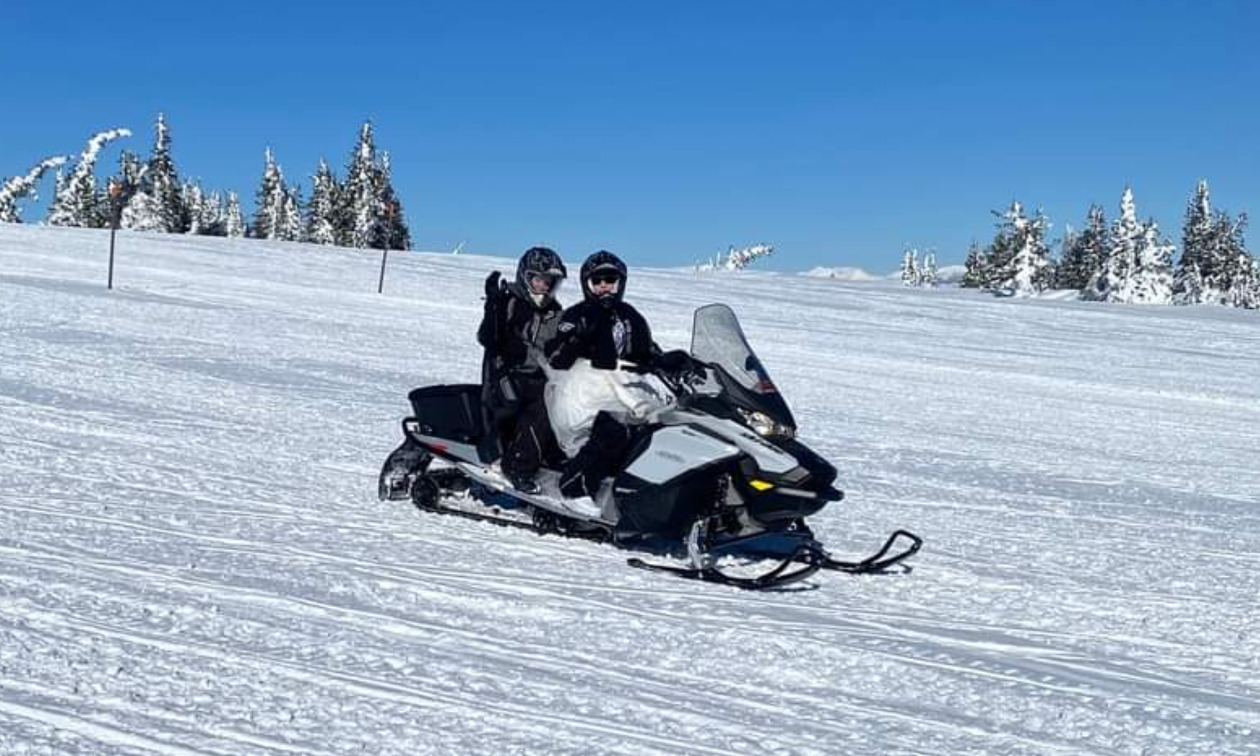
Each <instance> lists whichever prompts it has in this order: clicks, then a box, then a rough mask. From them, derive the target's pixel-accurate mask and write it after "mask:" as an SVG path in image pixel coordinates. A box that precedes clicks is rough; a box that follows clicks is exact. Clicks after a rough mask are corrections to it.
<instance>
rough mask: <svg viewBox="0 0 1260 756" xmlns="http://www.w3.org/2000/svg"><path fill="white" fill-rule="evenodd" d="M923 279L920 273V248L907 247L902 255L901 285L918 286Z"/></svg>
mask: <svg viewBox="0 0 1260 756" xmlns="http://www.w3.org/2000/svg"><path fill="white" fill-rule="evenodd" d="M921 281H922V279H921V278H920V274H919V250H917V249H913V248H910V247H907V248H906V251H905V253H904V254H903V255H902V256H901V285H902V286H918V285H919V284H920V283H921Z"/></svg>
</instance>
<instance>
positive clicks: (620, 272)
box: [546, 250, 661, 499]
mask: <svg viewBox="0 0 1260 756" xmlns="http://www.w3.org/2000/svg"><path fill="white" fill-rule="evenodd" d="M626 274H627V270H626V264H625V263H624V262H622V261H621V259H620V258H618V257H617V256H616V255H614V254H613V253H611V252H608V251H603V250H601V251H599V252H596V253H595V254H593V255H591V256H590V257H588V258H586V261H585V262H583V263H582V269H581V273H580V278H581V281H582V301H581V302H579V303H578V304H575V305H573V306H572V307H569V308H568V309H567V310H565V311H564V315H562V316H561V318H560V325H559V327H558V329H557V331H558V332H557V334H556V337H555V338H554V339H552V340H551V341H550V342H548V343H547V347H546V350H547V357H548V361H549V363H550V365H551V367H552V368H554V369H556V370H568V369H569V368H571V367H573V364H574V363H575V362H576V361H577V360H578V359H586V360H589V361H590V364H591V365H592V366H593V367H595V368H598V369H600V370H617V369H618V366H619V364H620V363H621V362H629V363H634V364H635V365H637V366H639V367H640V368H647V367H649V366H652V365H653V363H654V362H656V361H657V359H658V357H659V356H660V355H661V351H660V349H659V348H658V347H657V346H656V344H654V343H653V342H652V331H651V329H650V328H649V327H648V324H647V321H646V320H644V318H643V316H642V315H640V314H639V311H638V310H636V309H634V308H633V307H631V306H630V305H628V304H626V302H625V301H624V297H625V293H626ZM630 440H631V431H630V429H629V428H628V427H627V426H626V425H624V424H623V423H621V422H620V421H619V420H617V419H616V418H615V417H613V416H612V415H611V414H609V413H607V412H603V411H601V412H599V413H598V414H597V415H596V416H595V419H594V422H593V425H592V426H591V430H590V437H589V439H588V440H587V441H586V444H585V445H584V446H582V448H581V449H580V450H579V451H578V452H577V454H576V455H575V456H574V457H573V458H572V459H570V460H569V462H568V463H567V464H566V465H565V467H564V469H563V470H562V471H561V473H560V491H561V493H563V494H564V495H565V496H566V497H568V498H573V499H577V498H580V497H588V496H594V494H595V492H596V491H598V490H599V484H600V482H601V481H602V480H603V479H604V478H605V477H607V476H608V475H610V474H612V473H613V472H614V470H615V468H616V466H617V464H618V463H619V462H620V461H621V458H622V457H623V456H624V454H625V452H626V450H627V449H628V447H629V445H630Z"/></svg>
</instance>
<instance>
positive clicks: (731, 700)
mask: <svg viewBox="0 0 1260 756" xmlns="http://www.w3.org/2000/svg"><path fill="white" fill-rule="evenodd" d="M107 245H108V234H107V233H105V232H100V231H88V230H82V229H55V228H39V227H32V226H20V225H9V224H0V754H4V755H5V756H8V755H9V754H13V755H14V756H19V755H20V756H194V755H197V756H209V755H210V754H214V755H215V756H342V755H344V754H364V755H367V754H371V755H372V756H428V755H430V754H432V755H437V754H442V755H449V754H460V755H466V754H473V755H474V756H476V755H479V754H486V755H487V756H501V755H502V754H561V755H572V756H579V755H580V756H667V755H676V754H697V755H704V756H718V755H719V754H721V755H723V756H727V755H730V754H735V755H747V756H753V755H754V754H755V755H758V756H759V755H760V754H776V756H823V755H824V754H859V755H865V754H1002V755H1003V756H1006V755H1010V756H1041V755H1049V754H1054V755H1056V756H1069V755H1072V756H1075V755H1077V754H1080V755H1084V754H1100V755H1101V754H1107V755H1108V756H1111V755H1113V754H1133V755H1134V756H1137V755H1138V754H1177V756H1199V755H1202V756H1208V755H1211V756H1224V755H1231V756H1242V755H1243V754H1254V753H1255V752H1256V751H1255V749H1256V744H1257V742H1260V707H1257V705H1256V704H1257V701H1260V632H1257V628H1260V603H1258V602H1257V601H1256V596H1257V595H1260V569H1257V566H1260V509H1258V508H1257V502H1260V382H1257V381H1256V376H1258V375H1260V350H1258V349H1257V343H1258V340H1257V329H1256V324H1257V319H1256V313H1254V312H1245V311H1242V310H1235V309H1230V308H1223V307H1128V306H1121V305H1104V304H1099V303H1091V302H1078V301H1047V300H1040V299H1017V298H1007V299H1000V298H995V297H993V296H990V295H987V294H982V293H980V292H976V291H974V290H968V289H960V288H958V287H950V286H943V287H939V288H937V289H935V290H932V291H928V290H922V289H914V288H907V287H902V286H899V285H870V284H868V283H866V282H864V281H861V280H858V281H854V282H850V281H846V280H828V281H821V280H818V279H817V278H813V277H810V276H788V275H778V274H773V273H763V272H758V271H756V270H747V271H743V272H742V273H741V274H740V275H711V276H697V275H695V274H694V272H687V271H662V270H649V269H640V268H636V267H632V269H631V272H630V278H629V281H628V289H627V294H626V297H627V300H628V301H630V302H632V303H633V304H634V305H635V306H636V307H638V308H639V309H640V310H641V311H642V312H643V313H644V314H645V315H646V317H647V318H648V319H649V321H650V323H651V326H652V330H653V334H654V336H655V338H656V340H657V341H658V342H659V343H660V344H661V345H662V346H664V347H665V348H674V347H683V346H686V345H687V344H688V338H689V331H690V327H691V317H692V312H693V311H694V309H695V308H696V307H697V306H699V305H702V304H706V303H709V302H713V301H721V302H725V303H727V304H729V305H730V306H731V307H732V308H733V309H734V310H735V311H736V313H737V314H738V316H739V318H740V320H741V322H742V324H743V327H744V329H745V331H746V333H747V335H748V338H749V339H750V341H751V342H752V343H753V345H754V346H755V347H756V348H757V350H758V356H759V357H760V358H761V360H762V361H763V362H764V365H765V367H766V369H767V370H768V371H769V373H770V375H771V376H772V377H773V378H774V382H775V385H776V386H777V387H778V389H779V390H780V391H781V392H782V396H783V397H784V398H785V399H786V400H787V402H788V403H789V404H790V405H791V408H792V411H793V412H794V414H795V417H796V419H797V422H798V425H799V434H800V436H801V437H802V439H803V440H804V441H805V442H806V443H807V444H808V445H809V446H810V447H811V448H813V449H816V450H818V452H819V453H820V454H822V455H824V456H825V457H827V458H828V459H829V460H831V461H832V462H833V463H835V465H836V466H837V468H838V469H839V474H840V477H839V479H838V480H837V485H838V486H839V487H841V488H843V489H845V490H846V492H847V498H846V500H845V501H844V502H841V504H840V505H838V506H833V507H828V508H827V509H825V510H823V511H822V512H821V513H819V515H818V516H817V517H816V518H815V519H814V520H811V525H812V526H813V527H814V529H815V531H816V532H817V533H818V534H819V536H820V537H821V538H822V539H823V540H824V541H826V542H827V543H828V544H830V545H832V546H833V547H834V548H835V549H836V550H837V551H838V552H839V554H840V555H841V556H844V555H851V554H860V553H865V552H869V551H870V550H871V549H872V548H873V547H876V546H878V543H879V541H880V540H881V538H882V536H884V535H885V534H887V533H888V532H890V531H891V530H893V529H895V528H897V527H907V528H909V529H911V530H913V531H915V532H916V533H919V534H920V535H922V536H923V537H924V539H925V545H924V548H923V551H922V552H921V553H920V554H918V555H916V557H915V558H914V561H913V567H914V569H913V571H912V572H909V573H896V574H887V575H876V576H868V577H862V578H848V577H845V576H842V575H829V576H827V577H826V578H822V579H815V580H811V581H809V582H807V583H805V584H802V585H800V586H799V588H800V589H799V590H787V591H783V592H778V593H749V592H741V591H739V590H737V589H733V588H727V587H723V586H718V585H711V584H705V583H694V582H685V581H681V580H678V579H676V578H672V577H669V576H665V575H658V574H651V573H646V572H642V571H638V570H633V569H630V568H628V567H627V565H626V558H627V556H629V555H630V554H629V553H628V552H626V551H623V550H619V549H616V548H613V547H611V546H608V545H601V544H595V543H589V542H584V541H575V540H566V539H563V538H558V537H552V536H548V537H540V536H535V535H532V534H529V533H524V532H516V531H507V530H504V529H501V528H496V527H494V526H491V525H487V524H484V523H472V522H467V521H464V520H458V519H454V518H446V517H440V516H436V515H426V514H423V513H421V512H418V511H416V510H415V509H414V508H413V507H411V506H410V505H408V504H405V503H401V502H393V503H382V502H379V501H378V500H377V498H376V485H377V474H378V471H379V469H380V465H381V463H382V462H383V460H384V458H385V456H386V455H387V454H388V453H389V452H390V450H391V449H393V448H394V447H395V446H396V445H397V443H398V441H399V440H400V430H399V420H400V418H401V417H403V415H404V414H405V413H406V412H407V409H408V405H407V398H406V395H407V391H408V390H409V389H411V388H413V387H415V386H418V385H422V384H431V383H463V382H469V381H475V380H476V379H477V376H478V375H479V369H480V362H481V352H480V350H479V348H478V347H477V346H476V339H475V336H476V334H475V331H476V328H477V324H478V320H479V318H480V316H481V311H482V303H481V298H482V288H483V283H482V282H483V279H484V278H485V275H486V272H487V271H488V270H489V269H490V268H491V267H498V268H499V269H501V270H504V271H511V270H514V266H515V261H514V260H506V259H494V258H487V257H477V256H472V255H464V254H460V255H451V254H441V255H429V254H419V253H416V254H396V255H390V256H389V259H388V264H389V267H388V269H387V271H386V276H385V293H384V294H380V295H378V294H377V293H376V288H377V280H378V275H379V266H380V259H381V256H380V253H379V252H373V251H370V250H363V251H355V250H349V249H343V248H337V247H319V246H311V245H304V244H297V243H284V242H263V241H254V240H239V239H238V240H228V239H215V238H209V237H189V236H176V235H162V234H155V235H148V234H143V233H134V232H126V233H120V234H119V236H118V246H117V269H116V272H115V282H116V288H115V289H114V290H113V291H107V290H106V288H105V275H106V265H107V257H106V255H107ZM568 262H569V263H570V264H571V269H575V267H576V265H577V264H580V262H581V261H580V260H578V259H574V260H570V261H568ZM631 262H633V261H631ZM560 296H561V298H562V299H563V300H565V301H567V302H572V301H574V300H575V299H576V298H577V297H578V292H577V290H576V289H575V288H573V287H572V285H571V284H566V285H565V286H564V287H562V289H561V291H560ZM658 558H660V559H667V558H668V557H658Z"/></svg>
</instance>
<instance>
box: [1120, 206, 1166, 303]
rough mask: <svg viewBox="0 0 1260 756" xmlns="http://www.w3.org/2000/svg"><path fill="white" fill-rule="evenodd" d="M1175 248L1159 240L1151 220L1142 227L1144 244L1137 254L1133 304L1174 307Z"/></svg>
mask: <svg viewBox="0 0 1260 756" xmlns="http://www.w3.org/2000/svg"><path fill="white" fill-rule="evenodd" d="M1174 251H1175V248H1174V247H1173V245H1171V244H1169V243H1168V241H1167V240H1166V239H1162V238H1160V236H1159V226H1158V225H1156V223H1155V220H1154V219H1153V218H1152V219H1150V220H1148V221H1147V222H1146V223H1145V224H1143V225H1142V243H1141V246H1140V247H1139V248H1138V250H1137V254H1136V262H1137V267H1136V268H1135V269H1134V271H1133V276H1132V279H1131V288H1130V294H1129V300H1128V301H1130V302H1132V303H1134V304H1157V305H1166V304H1172V301H1173V271H1172V258H1173V252H1174Z"/></svg>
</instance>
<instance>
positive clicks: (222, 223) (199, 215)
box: [183, 181, 227, 236]
mask: <svg viewBox="0 0 1260 756" xmlns="http://www.w3.org/2000/svg"><path fill="white" fill-rule="evenodd" d="M183 196H184V202H185V204H186V205H187V207H188V233H190V234H196V235H199V236H226V235H227V224H226V219H225V218H224V208H223V199H222V197H220V196H219V193H218V192H210V193H209V194H206V193H205V192H204V191H203V190H202V189H201V185H200V184H197V183H196V182H192V181H189V182H186V183H185V184H184V188H183Z"/></svg>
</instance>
